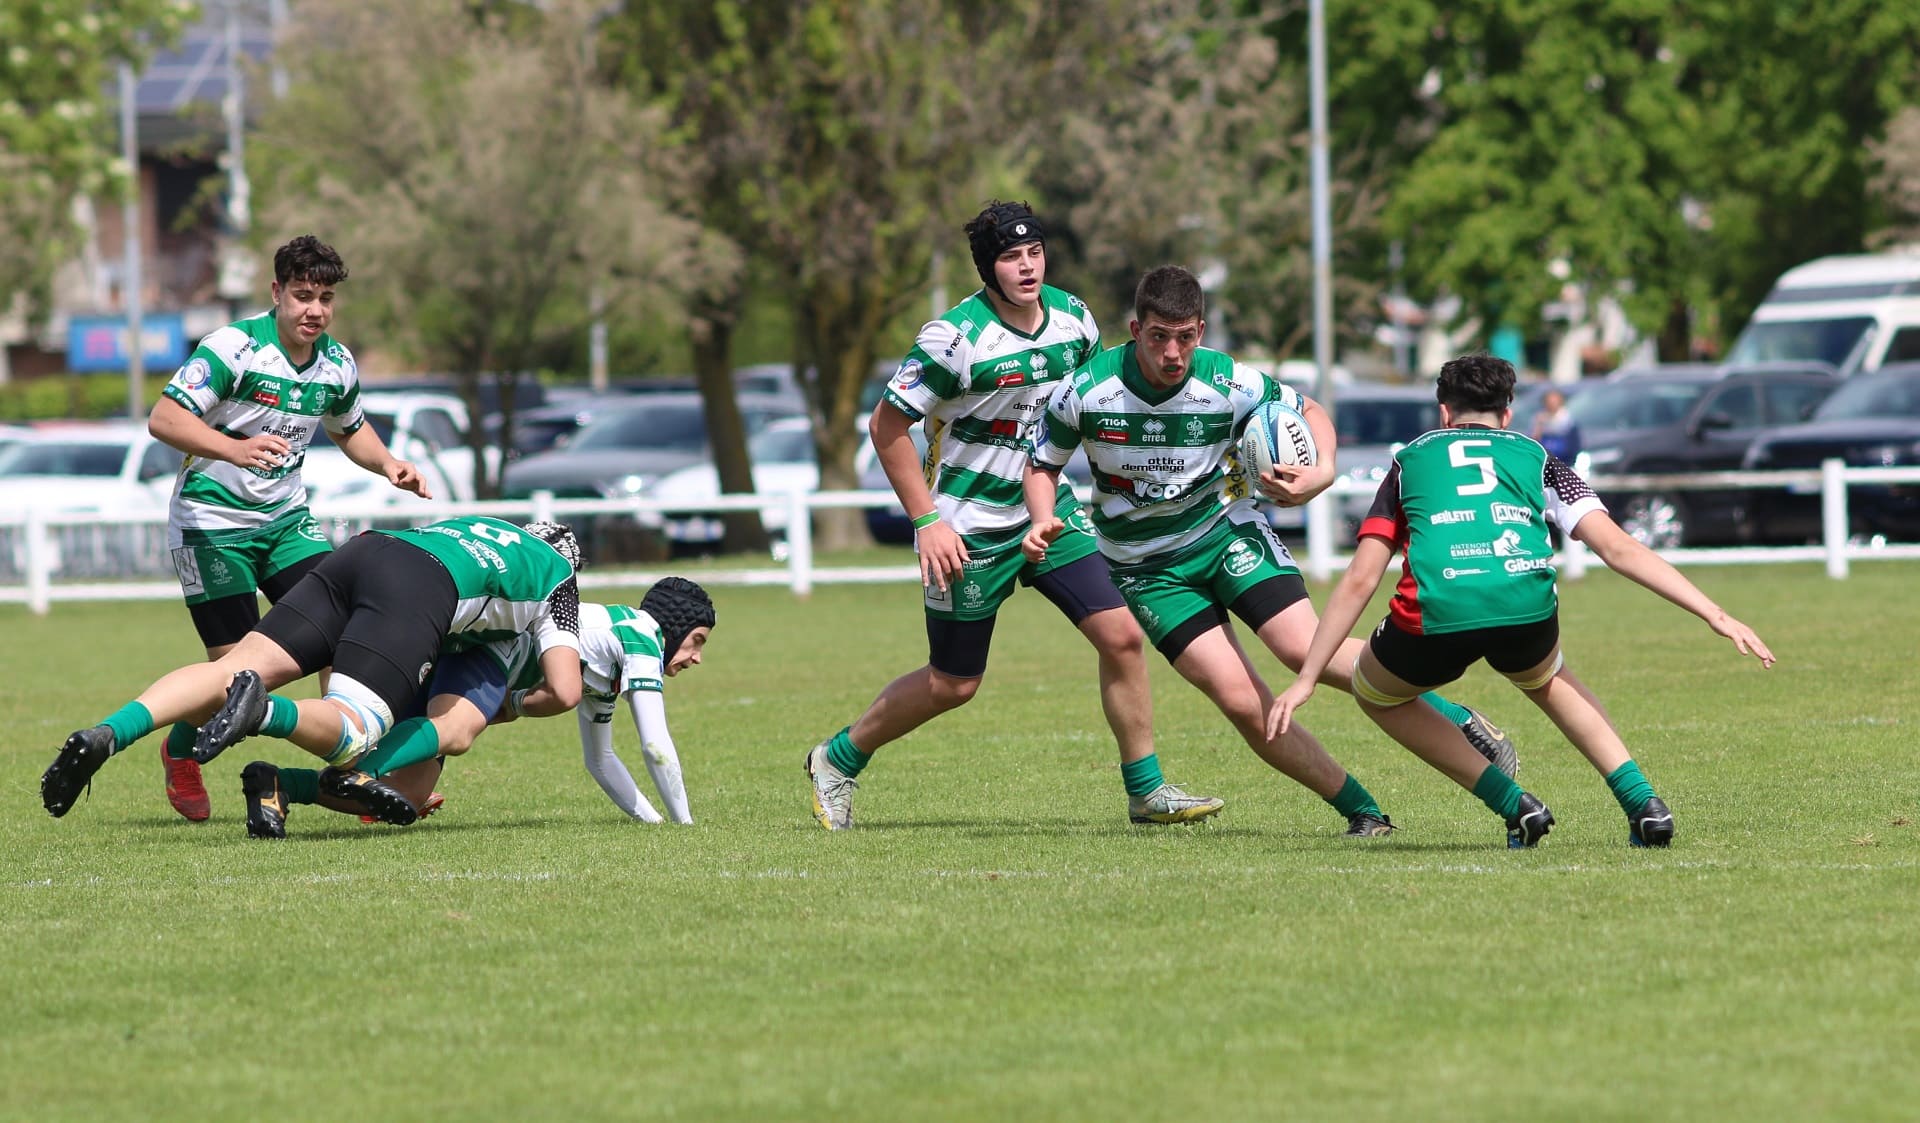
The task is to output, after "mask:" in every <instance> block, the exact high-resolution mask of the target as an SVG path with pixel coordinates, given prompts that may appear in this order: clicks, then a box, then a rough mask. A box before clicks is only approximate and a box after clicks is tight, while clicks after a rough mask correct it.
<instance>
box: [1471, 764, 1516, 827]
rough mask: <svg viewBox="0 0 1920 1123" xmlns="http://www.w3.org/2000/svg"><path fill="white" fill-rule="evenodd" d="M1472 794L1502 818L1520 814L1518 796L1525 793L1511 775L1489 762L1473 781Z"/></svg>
mask: <svg viewBox="0 0 1920 1123" xmlns="http://www.w3.org/2000/svg"><path fill="white" fill-rule="evenodd" d="M1473 794H1474V795H1475V796H1477V797H1479V800H1480V802H1481V803H1484V804H1486V805H1487V810H1489V811H1491V812H1493V813H1494V814H1495V815H1498V816H1500V817H1501V818H1502V819H1511V818H1513V817H1514V816H1515V815H1518V814H1520V797H1521V796H1522V795H1524V794H1525V793H1524V792H1522V791H1521V790H1520V785H1518V784H1516V783H1514V782H1513V777H1511V776H1509V775H1507V774H1506V773H1505V772H1502V771H1500V770H1499V769H1498V768H1495V767H1494V766H1493V765H1491V764H1489V765H1487V770H1486V771H1485V772H1482V773H1480V778H1479V779H1478V780H1475V781H1474V782H1473Z"/></svg>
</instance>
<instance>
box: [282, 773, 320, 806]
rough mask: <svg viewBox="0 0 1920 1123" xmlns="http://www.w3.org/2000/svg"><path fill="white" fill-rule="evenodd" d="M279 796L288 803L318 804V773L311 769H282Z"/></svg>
mask: <svg viewBox="0 0 1920 1123" xmlns="http://www.w3.org/2000/svg"><path fill="white" fill-rule="evenodd" d="M280 794H281V795H283V796H285V797H286V799H287V802H288V803H319V802H320V773H318V772H315V771H314V770H313V769H311V768H282V769H281V770H280Z"/></svg>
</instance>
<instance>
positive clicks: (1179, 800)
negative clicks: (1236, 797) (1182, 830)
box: [1127, 784, 1226, 823]
mask: <svg viewBox="0 0 1920 1123" xmlns="http://www.w3.org/2000/svg"><path fill="white" fill-rule="evenodd" d="M1225 806H1226V803H1224V802H1223V801H1221V800H1218V799H1215V798H1213V797H1212V796H1206V795H1188V794H1187V793H1186V792H1184V791H1182V790H1180V789H1179V788H1178V787H1176V786H1174V785H1172V784H1161V785H1160V786H1159V787H1157V788H1155V789H1153V790H1152V791H1150V792H1148V793H1147V794H1146V795H1134V796H1128V797H1127V818H1128V820H1130V821H1131V822H1135V823H1197V822H1199V821H1200V820H1202V819H1205V818H1208V817H1210V816H1213V815H1217V814H1219V813H1220V809H1221V808H1222V807H1225Z"/></svg>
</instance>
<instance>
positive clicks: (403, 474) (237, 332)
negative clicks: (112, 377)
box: [123, 234, 428, 822]
mask: <svg viewBox="0 0 1920 1123" xmlns="http://www.w3.org/2000/svg"><path fill="white" fill-rule="evenodd" d="M346 279H347V267H346V265H345V264H344V263H343V262H342V261H341V260H340V255H339V254H337V253H335V252H334V250H333V248H332V247H331V246H328V245H326V244H325V243H323V242H321V241H320V240H319V239H318V238H315V237H314V236H313V235H311V234H307V235H303V236H301V237H298V238H295V239H294V240H292V241H291V242H288V243H287V244H286V245H284V246H281V247H280V248H279V249H278V250H277V251H275V253H274V255H273V287H272V290H271V292H272V295H273V308H272V310H271V311H268V312H262V313H261V314H260V315H258V316H253V317H250V318H248V319H245V320H240V321H238V322H237V323H234V324H231V325H229V326H227V327H224V328H221V329H220V330H218V331H216V332H214V333H213V334H211V335H209V336H207V337H206V338H205V339H203V340H201V341H200V345H199V346H198V347H196V348H194V350H193V354H192V356H190V357H189V358H188V359H187V361H186V364H185V365H184V366H182V367H181V368H180V369H179V370H178V371H176V372H175V373H174V376H173V379H172V380H171V381H170V382H168V383H167V387H166V389H165V390H164V391H162V393H161V396H160V400H159V401H158V402H156V403H154V407H153V412H152V413H151V414H150V415H149V416H148V418H147V429H148V431H150V432H151V433H152V434H153V435H154V436H155V437H156V438H158V439H160V440H162V441H165V442H166V443H167V444H169V445H172V446H173V447H174V448H177V449H179V450H180V451H181V452H184V453H186V454H187V459H186V463H185V464H184V465H183V466H182V467H181V470H180V477H179V480H178V481H177V482H176V483H175V485H174V489H173V504H172V509H171V510H170V512H169V517H168V520H167V546H168V548H169V549H170V550H171V551H172V552H173V565H174V570H175V572H176V573H177V574H178V575H179V578H180V588H181V590H182V592H184V593H185V594H186V598H187V612H188V613H189V614H190V615H191V616H192V617H193V626H194V628H195V630H197V631H198V632H199V633H200V642H201V643H202V644H204V645H205V646H206V649H207V658H208V659H218V658H220V657H221V656H222V655H225V654H226V653H227V652H228V651H230V650H231V649H232V648H233V645H234V644H235V643H238V642H239V641H240V638H241V637H242V636H244V635H246V634H247V633H248V632H249V631H251V630H252V629H253V626H254V625H255V624H257V623H259V622H260V606H259V602H258V600H257V599H256V598H255V591H256V590H258V591H259V592H261V593H265V594H266V597H267V600H268V601H269V602H278V601H279V599H280V598H281V597H282V596H285V595H286V593H287V591H288V590H289V589H292V588H293V587H294V585H296V584H298V583H299V581H300V579H301V578H302V577H305V576H306V575H307V574H308V573H310V572H312V570H313V568H314V567H315V566H316V565H318V564H319V563H320V559H321V558H322V557H323V556H324V555H325V554H326V553H327V552H328V551H329V550H330V549H331V548H332V547H331V546H330V545H329V544H328V542H327V537H326V535H325V534H323V533H321V530H320V526H319V524H318V523H316V522H314V520H313V516H312V515H310V514H308V513H307V492H306V487H305V485H304V484H303V483H302V482H301V478H300V467H301V464H302V463H303V462H304V461H305V458H306V450H307V445H308V444H309V443H310V442H311V441H312V440H313V436H314V433H315V431H316V430H319V429H321V428H322V427H324V428H325V429H326V431H327V434H328V435H329V436H331V437H332V438H333V440H334V441H335V442H336V443H337V444H339V446H340V449H341V451H343V452H345V453H346V454H347V458H348V459H350V460H352V461H353V462H354V463H355V464H358V465H360V466H361V467H363V468H365V469H367V470H368V471H370V472H374V473H376V474H378V475H382V476H385V477H386V478H387V481H388V482H389V483H391V484H392V485H393V486H394V487H397V488H400V489H402V490H405V491H410V492H413V493H414V494H416V495H419V496H421V497H423V498H426V497H428V492H427V485H426V481H425V480H424V479H422V478H421V476H420V473H419V471H418V470H417V469H416V468H415V467H414V466H413V465H412V464H411V463H409V462H408V461H405V460H400V459H397V458H395V457H394V455H393V454H392V453H391V452H389V451H388V450H387V446H386V444H385V443H384V442H383V441H381V439H380V435H379V434H378V433H376V432H374V430H373V426H371V425H368V424H366V423H365V418H364V417H362V416H361V413H360V379H359V373H358V370H357V368H356V367H355V366H354V362H353V355H352V353H351V352H349V351H348V350H347V349H346V347H345V346H343V345H342V344H341V343H340V342H339V341H338V340H336V339H334V338H333V337H332V336H330V335H328V334H327V328H328V326H329V325H331V324H332V322H333V311H334V296H335V287H336V286H338V285H339V284H340V283H341V282H343V281H345V280H346ZM193 736H194V728H193V726H191V725H189V724H187V723H185V722H179V723H176V724H175V725H174V726H173V728H172V729H170V730H169V731H168V733H167V739H166V743H165V748H164V749H163V750H162V753H161V757H162V759H163V760H164V761H165V762H166V779H167V801H168V802H169V803H171V804H173V808H174V810H176V811H178V812H179V813H180V814H181V815H183V816H185V817H186V818H188V819H191V820H193V821H195V822H198V821H200V820H203V819H205V818H206V817H207V816H208V814H210V807H209V805H208V800H207V789H206V785H205V784H204V783H203V782H202V779H201V776H200V765H199V763H198V762H197V761H195V760H194V759H193ZM123 747H124V746H123Z"/></svg>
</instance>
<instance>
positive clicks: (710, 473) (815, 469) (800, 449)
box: [636, 417, 820, 546]
mask: <svg viewBox="0 0 1920 1123" xmlns="http://www.w3.org/2000/svg"><path fill="white" fill-rule="evenodd" d="M747 455H748V456H749V457H751V458H752V461H753V490H754V491H756V492H758V493H760V494H762V495H770V494H777V493H785V492H792V491H814V490H817V489H818V488H819V486H820V463H819V460H818V459H817V456H816V452H815V449H814V442H813V422H811V421H808V420H807V419H806V418H804V417H791V418H786V419H783V420H780V421H775V422H772V423H770V424H769V425H767V427H766V428H764V429H761V430H760V431H759V432H758V433H755V434H754V435H753V437H752V438H751V439H750V440H748V441H747ZM642 494H644V495H645V496H646V497H647V498H649V499H659V500H663V501H670V502H675V503H699V502H703V501H705V500H709V499H714V498H717V497H718V496H719V495H720V471H719V469H717V468H715V467H714V466H713V464H712V463H710V462H708V461H701V462H700V463H697V464H689V465H687V466H686V467H684V468H680V469H678V470H676V471H672V472H668V473H667V474H666V475H664V476H661V477H660V478H659V479H658V480H656V481H654V483H653V484H652V485H650V486H649V487H648V488H647V489H646V490H645V491H644V492H643V493H642ZM760 518H761V522H762V525H764V526H765V527H766V528H767V533H769V534H772V535H776V536H778V535H784V534H785V533H786V530H787V510H786V508H785V507H783V506H779V505H775V506H773V507H769V508H767V509H765V510H763V511H761V513H760ZM636 521H638V522H639V524H640V525H641V526H644V527H649V528H652V529H656V530H659V531H660V532H661V533H663V534H664V535H666V537H667V539H668V540H669V541H671V542H676V543H680V544H682V545H694V546H706V545H712V544H713V543H716V542H719V541H721V539H722V538H724V537H725V535H726V523H725V522H724V521H723V520H722V519H721V516H720V513H719V512H717V511H694V512H673V513H666V514H663V513H661V512H658V511H643V512H641V513H640V514H639V515H638V516H637V519H636Z"/></svg>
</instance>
